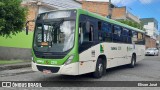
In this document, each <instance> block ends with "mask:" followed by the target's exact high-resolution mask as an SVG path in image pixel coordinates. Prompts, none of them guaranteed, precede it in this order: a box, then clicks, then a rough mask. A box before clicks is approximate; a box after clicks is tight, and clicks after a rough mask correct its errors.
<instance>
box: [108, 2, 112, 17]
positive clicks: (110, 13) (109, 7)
mask: <svg viewBox="0 0 160 90" xmlns="http://www.w3.org/2000/svg"><path fill="white" fill-rule="evenodd" d="M108 18H110V19H111V18H112V8H111V0H109V5H108Z"/></svg>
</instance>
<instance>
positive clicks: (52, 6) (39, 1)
mask: <svg viewBox="0 0 160 90" xmlns="http://www.w3.org/2000/svg"><path fill="white" fill-rule="evenodd" d="M21 5H22V6H25V7H27V8H28V15H27V21H29V20H35V19H36V17H37V15H38V14H39V13H43V12H46V11H50V10H58V9H77V8H81V7H82V6H81V3H80V2H78V1H76V0H23V2H22V4H21ZM34 26H35V25H34V23H33V22H30V23H29V30H30V31H33V30H34Z"/></svg>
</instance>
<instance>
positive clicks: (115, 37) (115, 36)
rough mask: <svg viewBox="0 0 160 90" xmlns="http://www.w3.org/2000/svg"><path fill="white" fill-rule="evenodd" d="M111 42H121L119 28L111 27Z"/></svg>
mask: <svg viewBox="0 0 160 90" xmlns="http://www.w3.org/2000/svg"><path fill="white" fill-rule="evenodd" d="M113 42H121V28H120V27H119V26H116V25H114V26H113Z"/></svg>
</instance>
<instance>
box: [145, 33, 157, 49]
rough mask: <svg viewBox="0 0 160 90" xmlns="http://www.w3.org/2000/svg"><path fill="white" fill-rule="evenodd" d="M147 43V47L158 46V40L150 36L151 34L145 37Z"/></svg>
mask: <svg viewBox="0 0 160 90" xmlns="http://www.w3.org/2000/svg"><path fill="white" fill-rule="evenodd" d="M145 43H146V44H145V45H146V48H156V40H155V39H153V38H150V36H146V37H145Z"/></svg>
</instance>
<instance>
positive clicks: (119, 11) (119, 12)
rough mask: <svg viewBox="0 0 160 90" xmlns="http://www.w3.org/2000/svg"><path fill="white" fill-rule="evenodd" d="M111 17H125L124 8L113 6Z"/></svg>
mask: <svg viewBox="0 0 160 90" xmlns="http://www.w3.org/2000/svg"><path fill="white" fill-rule="evenodd" d="M112 19H126V8H125V7H121V8H113V9H112Z"/></svg>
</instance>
